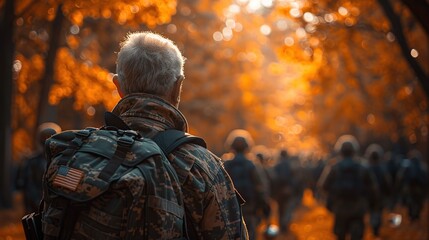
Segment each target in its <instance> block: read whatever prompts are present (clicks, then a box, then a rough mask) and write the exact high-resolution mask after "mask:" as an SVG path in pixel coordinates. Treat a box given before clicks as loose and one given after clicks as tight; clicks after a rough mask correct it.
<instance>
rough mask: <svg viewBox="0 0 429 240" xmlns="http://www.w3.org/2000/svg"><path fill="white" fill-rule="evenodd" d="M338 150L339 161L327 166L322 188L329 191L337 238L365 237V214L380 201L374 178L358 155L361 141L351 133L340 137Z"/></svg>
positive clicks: (356, 239) (358, 238)
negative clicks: (329, 166) (328, 167)
mask: <svg viewBox="0 0 429 240" xmlns="http://www.w3.org/2000/svg"><path fill="white" fill-rule="evenodd" d="M335 150H336V152H337V153H338V154H339V156H338V161H337V162H336V163H335V164H333V165H332V167H331V168H330V169H328V170H327V171H328V173H327V176H326V178H325V179H324V181H323V182H322V187H323V189H324V190H325V191H326V193H327V194H328V199H329V204H330V206H329V208H330V210H331V211H332V213H333V214H334V217H335V220H334V233H335V235H336V236H337V239H338V240H344V239H346V237H347V236H348V235H350V237H351V240H360V239H363V234H364V227H365V226H364V216H365V213H366V212H367V211H368V210H369V209H373V208H374V207H375V205H376V203H377V201H378V196H377V195H378V193H377V183H376V180H375V177H374V176H373V175H372V173H371V172H370V171H369V169H368V168H366V167H364V166H363V165H362V164H361V163H360V161H359V160H358V158H357V153H358V151H359V143H358V141H357V140H356V138H355V137H354V136H352V135H343V136H341V137H340V138H339V139H338V140H337V142H336V144H335Z"/></svg>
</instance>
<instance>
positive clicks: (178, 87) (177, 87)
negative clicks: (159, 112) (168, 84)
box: [171, 76, 185, 107]
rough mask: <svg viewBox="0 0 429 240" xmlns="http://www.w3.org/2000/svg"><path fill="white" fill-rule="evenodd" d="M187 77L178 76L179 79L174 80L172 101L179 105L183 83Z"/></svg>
mask: <svg viewBox="0 0 429 240" xmlns="http://www.w3.org/2000/svg"><path fill="white" fill-rule="evenodd" d="M184 79H185V78H184V77H183V76H179V77H177V80H176V81H175V82H174V86H173V90H172V93H171V103H172V104H173V105H174V106H176V107H179V102H180V94H181V93H182V84H183V80H184Z"/></svg>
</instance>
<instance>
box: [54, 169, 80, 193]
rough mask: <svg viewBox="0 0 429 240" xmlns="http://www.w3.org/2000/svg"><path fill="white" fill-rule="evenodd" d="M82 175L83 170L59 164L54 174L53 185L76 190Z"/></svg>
mask: <svg viewBox="0 0 429 240" xmlns="http://www.w3.org/2000/svg"><path fill="white" fill-rule="evenodd" d="M82 177H83V171H81V170H79V169H75V168H70V167H67V166H60V167H59V168H58V172H57V174H56V175H55V178H54V182H53V185H54V186H58V187H63V188H66V189H69V190H71V191H76V188H77V186H78V185H79V182H80V180H81V179H82Z"/></svg>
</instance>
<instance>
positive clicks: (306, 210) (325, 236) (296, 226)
mask: <svg viewBox="0 0 429 240" xmlns="http://www.w3.org/2000/svg"><path fill="white" fill-rule="evenodd" d="M428 206H429V202H428V201H427V202H426V207H425V209H424V212H423V214H422V217H421V219H420V221H419V222H414V223H410V222H409V221H408V219H407V218H406V217H405V216H406V210H405V209H404V208H397V209H395V210H396V212H395V213H398V214H401V216H402V223H401V225H399V226H398V227H391V225H389V213H388V212H385V213H384V215H383V225H382V228H381V231H380V237H379V238H378V239H379V240H429V219H428V218H429V207H428ZM273 207H274V208H275V206H273ZM274 218H275V217H274ZM333 220H334V219H333V216H332V214H331V213H330V212H329V211H327V210H326V208H324V206H322V205H321V204H320V203H318V202H317V201H315V199H314V198H313V197H312V194H311V192H310V191H306V192H305V194H304V198H303V204H302V206H301V207H299V208H298V209H297V211H296V213H295V215H294V218H293V223H292V224H291V226H290V229H291V234H288V235H283V236H279V237H278V238H276V240H283V239H285V240H335V239H336V238H335V235H334V234H333V233H332V226H333ZM272 222H276V220H275V219H273V220H272ZM366 223H367V224H366V228H365V229H366V231H365V236H364V240H376V239H377V238H375V237H374V236H373V235H372V233H371V231H370V228H369V225H368V218H367V219H366ZM262 229H264V227H263V226H262V227H261V228H260V230H262ZM260 239H263V237H261V235H260Z"/></svg>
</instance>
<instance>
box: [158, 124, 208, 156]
mask: <svg viewBox="0 0 429 240" xmlns="http://www.w3.org/2000/svg"><path fill="white" fill-rule="evenodd" d="M152 140H153V141H154V142H155V143H156V144H158V146H159V147H160V148H161V149H162V151H163V152H164V154H165V155H166V156H168V155H169V154H170V153H172V152H173V151H174V150H176V148H178V147H179V146H181V145H183V144H185V143H193V144H197V145H199V146H202V147H204V148H207V144H206V142H205V141H204V139H202V138H200V137H196V136H194V135H191V134H189V133H185V132H183V131H179V130H176V129H168V130H165V131H162V132H159V133H158V134H157V135H155V137H153V138H152Z"/></svg>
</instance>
